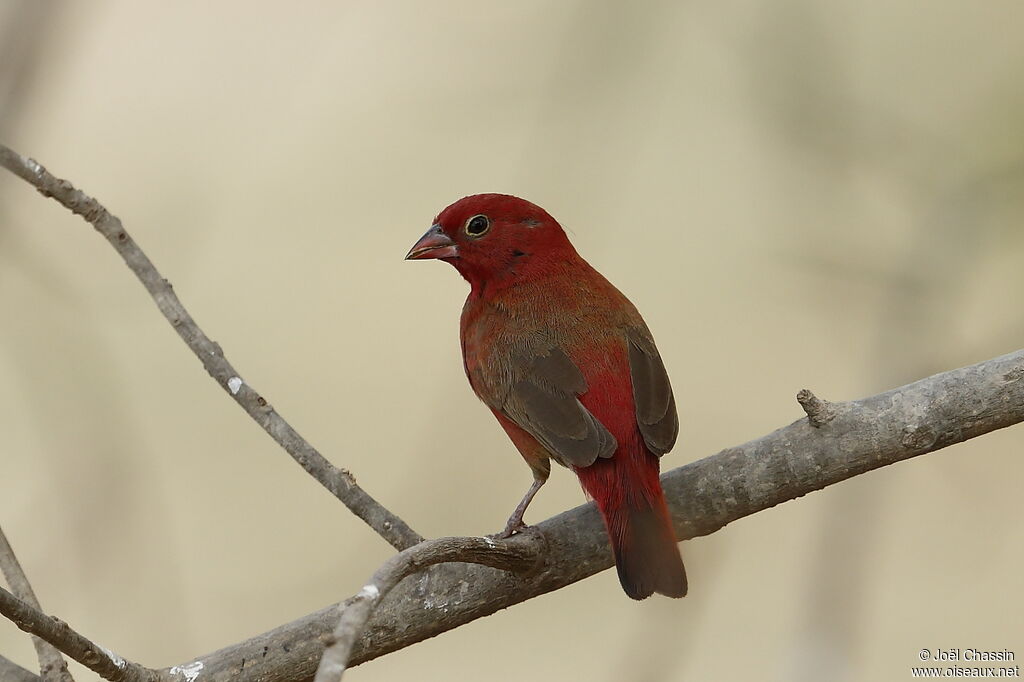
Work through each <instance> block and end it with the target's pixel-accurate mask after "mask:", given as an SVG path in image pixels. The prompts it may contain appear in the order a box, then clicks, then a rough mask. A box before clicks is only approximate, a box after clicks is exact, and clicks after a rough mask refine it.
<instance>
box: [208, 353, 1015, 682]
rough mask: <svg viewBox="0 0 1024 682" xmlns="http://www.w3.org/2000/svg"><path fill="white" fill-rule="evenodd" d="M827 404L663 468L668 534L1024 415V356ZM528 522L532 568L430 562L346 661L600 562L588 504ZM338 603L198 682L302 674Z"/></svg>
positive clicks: (517, 598) (590, 570)
mask: <svg viewBox="0 0 1024 682" xmlns="http://www.w3.org/2000/svg"><path fill="white" fill-rule="evenodd" d="M830 407H831V409H832V410H833V411H834V414H833V416H832V418H831V419H830V420H829V421H828V422H827V423H824V424H822V425H821V426H817V427H815V426H812V425H811V424H810V423H809V420H808V419H807V418H802V419H800V420H798V421H796V422H794V423H792V424H790V425H789V426H786V427H783V428H781V429H778V430H777V431H774V432H773V433H770V434H768V435H766V436H763V437H761V438H758V439H757V440H753V441H750V442H749V443H745V444H743V445H740V446H737V447H734V448H729V449H727V450H723V451H722V452H719V453H718V454H716V455H712V456H711V457H706V458H704V459H702V460H699V461H697V462H693V463H692V464H688V465H686V466H683V467H679V468H678V469H673V470H672V471H669V472H668V473H666V474H664V475H663V476H662V477H661V482H662V485H663V486H664V488H665V494H666V497H667V498H668V500H669V507H670V509H671V512H672V520H673V523H674V525H675V529H676V534H677V535H678V537H680V538H681V539H687V538H693V537H698V536H702V535H709V534H711V533H714V532H715V531H717V530H719V529H720V528H722V527H723V526H725V525H726V524H728V523H731V522H733V521H735V520H737V519H741V518H743V517H744V516H749V515H751V514H754V513H757V512H759V511H762V510H764V509H768V508H770V507H774V506H775V505H777V504H780V503H782V502H786V501H787V500H792V499H795V498H797V497H801V496H803V495H806V494H807V493H810V492H814V491H815V490H820V489H822V488H824V487H825V486H828V485H832V484H833V483H838V482H840V481H843V480H846V479H848V478H852V477H853V476H856V475H858V474H862V473H865V472H868V471H871V470H873V469H878V468H880V467H883V466H886V465H888V464H893V463H895V462H899V461H902V460H905V459H909V458H911V457H916V456H918V455H922V454H925V453H927V452H933V451H935V450H939V449H941V448H944V447H946V446H949V445H953V444H954V443H959V442H961V441H964V440H967V439H969V438H975V437H977V436H980V435H982V434H985V433H988V432H990V431H994V430H996V429H1000V428H1003V427H1006V426H1010V425H1012V424H1017V423H1019V422H1021V421H1024V351H1018V352H1016V353H1011V354H1010V355H1004V356H1002V357H999V358H995V359H993V360H988V361H986V362H982V363H979V364H977V365H972V366H970V367H964V368H962V369H957V370H953V371H951V372H946V373H944V374H937V375H935V376H933V377H929V378H927V379H922V380H921V381H918V382H915V383H913V384H908V385H907V386H903V387H901V388H897V389H894V390H892V391H889V392H887V393H882V394H880V395H875V396H872V397H870V398H864V399H862V400H855V401H851V402H845V403H831V404H830ZM536 528H537V529H538V530H539V531H541V532H542V533H543V535H544V539H545V542H546V544H547V548H548V549H547V551H546V552H545V554H544V562H543V564H542V565H541V567H540V568H539V569H538V570H537V571H536V572H535V573H533V574H531V575H529V576H526V577H523V576H515V575H512V574H510V573H507V572H504V571H497V570H494V569H492V568H487V567H483V566H472V565H468V564H439V565H437V566H433V567H431V568H429V569H427V570H426V571H424V572H423V573H422V574H421V575H420V576H418V577H416V578H413V579H409V580H405V581H404V582H402V583H401V584H400V585H398V586H397V587H396V588H395V589H394V590H393V591H392V592H391V595H390V596H389V598H388V600H387V602H385V603H384V604H382V605H381V606H380V607H379V608H378V609H377V610H376V612H375V613H374V614H373V617H372V618H371V620H370V622H369V624H368V627H367V628H366V629H365V631H364V632H363V634H362V636H361V637H360V639H359V641H358V642H357V643H356V645H355V647H354V648H353V651H352V657H351V659H350V663H349V664H350V665H358V664H359V663H362V662H364V661H368V660H370V659H373V658H376V657H378V656H383V655H384V654H387V653H390V652H392V651H396V650H398V649H401V648H403V647H407V646H409V645H410V644H414V643H416V642H419V641H422V640H424V639H428V638H430V637H434V636H436V635H438V634H440V633H442V632H445V631H447V630H451V629H453V628H456V627H459V626H460V625H464V624H465V623H468V622H470V621H472V620H475V619H477V618H481V617H483V616H487V615H490V614H492V613H494V612H496V611H499V610H500V609H504V608H507V607H509V606H512V605H513V604H518V603H519V602H522V601H526V600H527V599H531V598H533V597H536V596H539V595H542V594H545V593H547V592H551V591H553V590H557V589H559V588H562V587H565V586H566V585H569V584H571V583H574V582H576V581H578V580H582V579H584V578H586V577H589V576H591V575H593V574H595V573H597V572H598V571H602V570H604V569H606V568H609V567H610V566H611V565H612V557H611V552H610V550H609V548H608V542H607V539H606V535H605V531H604V527H603V525H602V523H601V519H600V517H599V516H598V514H597V511H596V509H595V508H594V506H593V505H592V504H586V505H583V506H580V507H576V508H575V509H572V510H569V511H567V512H564V513H562V514H559V515H558V516H555V517H553V518H550V519H548V520H546V521H543V522H542V523H540V524H538V525H537V526H536ZM515 539H516V538H515V537H513V538H512V540H515ZM339 606H342V607H343V606H344V605H343V604H342V605H334V606H330V607H327V608H325V609H322V610H320V611H317V612H316V613H312V614H310V615H308V616H305V617H304V618H300V619H299V620H296V621H294V622H292V623H288V624H286V625H283V626H281V627H279V628H277V629H275V630H272V631H270V632H267V633H264V634H262V635H259V636H257V637H253V638H252V639H250V640H247V641H245V642H242V643H240V644H236V645H233V646H229V647H227V648H225V649H221V650H220V651H217V652H214V653H211V654H209V655H207V656H204V657H202V658H200V659H198V660H199V661H201V662H202V663H203V665H204V670H203V672H204V677H203V681H202V682H221V681H225V682H226V681H227V680H239V679H243V680H256V679H260V680H264V679H266V680H282V681H287V682H300V681H305V680H309V679H311V678H312V677H313V674H314V671H315V670H316V666H317V662H318V661H319V660H320V654H321V652H322V651H323V649H324V645H325V643H326V642H328V641H329V640H330V637H331V631H332V629H333V627H334V625H335V623H336V621H337V609H338V607H339ZM236 676H238V677H236Z"/></svg>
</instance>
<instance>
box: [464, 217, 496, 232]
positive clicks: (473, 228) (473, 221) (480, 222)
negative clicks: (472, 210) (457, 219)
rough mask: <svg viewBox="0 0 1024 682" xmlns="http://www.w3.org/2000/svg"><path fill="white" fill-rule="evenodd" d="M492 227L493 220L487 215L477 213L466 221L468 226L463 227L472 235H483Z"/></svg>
mask: <svg viewBox="0 0 1024 682" xmlns="http://www.w3.org/2000/svg"><path fill="white" fill-rule="evenodd" d="M490 229H491V221H490V219H489V218H488V217H487V216H485V215H482V214H481V215H475V216H473V217H472V218H470V219H469V220H467V221H466V226H465V227H464V228H463V230H464V231H465V233H466V234H467V235H469V236H470V237H473V238H476V237H482V236H484V235H485V234H487V231H488V230H490Z"/></svg>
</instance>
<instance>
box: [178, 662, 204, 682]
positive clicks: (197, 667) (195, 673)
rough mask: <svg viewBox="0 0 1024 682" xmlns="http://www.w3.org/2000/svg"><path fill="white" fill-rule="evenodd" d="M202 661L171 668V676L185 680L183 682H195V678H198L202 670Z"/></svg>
mask: <svg viewBox="0 0 1024 682" xmlns="http://www.w3.org/2000/svg"><path fill="white" fill-rule="evenodd" d="M204 667H205V666H204V665H203V662H202V661H193V662H192V663H189V664H188V665H176V666H174V667H173V668H171V671H170V672H171V674H172V675H181V676H182V677H184V678H185V682H196V678H197V677H199V672H200V671H201V670H202V669H203V668H204Z"/></svg>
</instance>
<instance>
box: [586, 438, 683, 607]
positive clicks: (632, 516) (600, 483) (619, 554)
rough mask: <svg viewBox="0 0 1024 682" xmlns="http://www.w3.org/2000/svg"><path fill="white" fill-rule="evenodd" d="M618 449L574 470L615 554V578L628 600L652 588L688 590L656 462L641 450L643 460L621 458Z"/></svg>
mask: <svg viewBox="0 0 1024 682" xmlns="http://www.w3.org/2000/svg"><path fill="white" fill-rule="evenodd" d="M621 454H622V453H621V452H620V453H617V454H616V455H615V456H614V457H612V458H610V459H600V460H598V461H596V462H594V464H592V465H591V466H589V467H585V468H580V469H577V470H576V474H577V475H578V476H579V479H580V483H581V484H582V485H583V489H584V490H585V491H586V492H587V494H588V495H589V496H590V497H592V498H593V499H594V501H595V502H596V503H597V508H598V510H599V511H600V512H601V516H602V518H604V523H605V527H606V528H607V529H608V538H609V540H610V541H611V545H612V551H613V552H614V553H615V567H616V569H618V572H619V583H620V584H621V585H622V589H623V590H624V591H625V592H626V594H627V595H629V597H631V598H632V599H646V598H647V597H649V596H651V595H652V594H654V593H655V592H657V593H658V594H663V595H665V596H667V597H683V596H685V595H686V569H685V568H684V567H683V559H682V557H681V556H680V555H679V546H678V544H677V541H676V536H675V531H673V530H672V521H671V519H670V517H669V513H668V506H667V505H666V503H665V493H664V492H663V491H662V489H661V482H660V481H659V480H658V461H657V458H656V457H655V456H654V455H651V454H650V453H647V452H644V453H642V457H643V458H644V459H649V460H651V461H644V462H642V463H641V465H640V466H636V465H637V464H638V463H637V462H621V461H616V460H619V458H620V456H621Z"/></svg>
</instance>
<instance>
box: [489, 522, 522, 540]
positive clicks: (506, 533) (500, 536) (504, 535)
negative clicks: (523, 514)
mask: <svg viewBox="0 0 1024 682" xmlns="http://www.w3.org/2000/svg"><path fill="white" fill-rule="evenodd" d="M527 528H529V526H528V525H526V523H525V522H524V521H523V520H522V519H521V518H520V519H515V518H513V519H509V520H508V523H507V524H506V525H505V529H504V530H502V531H500V532H498V533H494V534H492V535H488V536H487V537H488V538H490V539H491V540H507V539H509V538H510V537H512V536H513V535H515V534H516V533H521V532H523V531H524V530H526V529H527Z"/></svg>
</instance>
